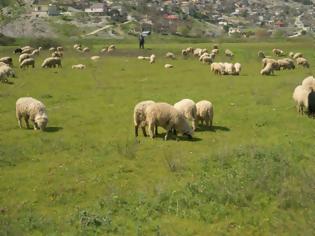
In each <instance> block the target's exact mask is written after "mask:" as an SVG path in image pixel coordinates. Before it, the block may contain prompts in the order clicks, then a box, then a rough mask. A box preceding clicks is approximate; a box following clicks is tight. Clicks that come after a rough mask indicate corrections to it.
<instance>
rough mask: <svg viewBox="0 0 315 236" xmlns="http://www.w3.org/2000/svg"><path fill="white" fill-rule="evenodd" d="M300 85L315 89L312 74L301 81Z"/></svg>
mask: <svg viewBox="0 0 315 236" xmlns="http://www.w3.org/2000/svg"><path fill="white" fill-rule="evenodd" d="M302 86H303V88H305V89H313V90H315V78H314V77H313V76H308V77H306V78H305V79H304V80H303V81H302Z"/></svg>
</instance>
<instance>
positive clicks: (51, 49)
mask: <svg viewBox="0 0 315 236" xmlns="http://www.w3.org/2000/svg"><path fill="white" fill-rule="evenodd" d="M48 50H49V51H50V52H54V51H56V48H55V47H51V48H49V49H48Z"/></svg>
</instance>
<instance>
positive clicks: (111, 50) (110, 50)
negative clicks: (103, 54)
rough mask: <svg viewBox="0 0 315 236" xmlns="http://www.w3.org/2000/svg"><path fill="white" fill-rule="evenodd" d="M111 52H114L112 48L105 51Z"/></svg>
mask: <svg viewBox="0 0 315 236" xmlns="http://www.w3.org/2000/svg"><path fill="white" fill-rule="evenodd" d="M113 51H115V49H114V48H108V49H107V52H108V53H111V52H113Z"/></svg>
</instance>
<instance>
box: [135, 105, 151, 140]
mask: <svg viewBox="0 0 315 236" xmlns="http://www.w3.org/2000/svg"><path fill="white" fill-rule="evenodd" d="M153 103H155V102H154V101H151V100H148V101H142V102H139V103H138V104H136V106H135V108H134V111H133V121H134V126H135V136H136V137H137V136H138V128H139V127H141V129H142V133H143V136H145V137H146V136H147V133H146V130H145V126H146V125H147V124H146V113H145V112H146V109H147V107H148V106H149V105H151V104H153Z"/></svg>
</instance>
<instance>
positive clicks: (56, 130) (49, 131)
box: [45, 127, 63, 133]
mask: <svg viewBox="0 0 315 236" xmlns="http://www.w3.org/2000/svg"><path fill="white" fill-rule="evenodd" d="M62 129H63V128H62V127H47V128H46V129H45V132H48V133H54V132H58V131H60V130H62Z"/></svg>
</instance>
